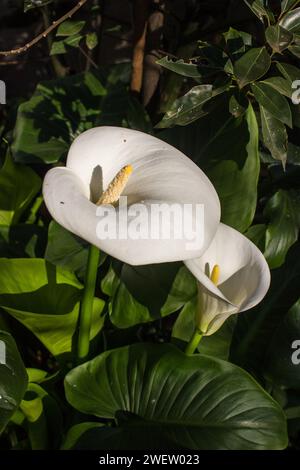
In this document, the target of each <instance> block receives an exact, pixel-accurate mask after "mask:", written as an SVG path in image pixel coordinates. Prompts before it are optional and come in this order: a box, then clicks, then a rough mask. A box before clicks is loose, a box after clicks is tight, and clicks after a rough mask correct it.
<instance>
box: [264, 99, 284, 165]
mask: <svg viewBox="0 0 300 470" xmlns="http://www.w3.org/2000/svg"><path fill="white" fill-rule="evenodd" d="M260 115H261V125H262V135H263V143H264V145H265V146H266V147H267V149H268V150H269V151H270V153H271V155H272V157H273V158H275V159H276V160H280V161H281V162H282V164H283V166H284V167H285V164H286V160H287V145H288V135H287V131H286V128H285V125H284V124H283V123H282V122H280V121H278V119H276V118H275V117H274V116H273V115H272V114H271V113H269V111H268V110H267V109H265V108H264V107H263V106H260Z"/></svg>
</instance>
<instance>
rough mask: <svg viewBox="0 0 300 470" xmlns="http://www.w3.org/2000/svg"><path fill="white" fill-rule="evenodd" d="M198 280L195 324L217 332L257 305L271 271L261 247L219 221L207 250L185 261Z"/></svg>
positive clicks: (200, 328)
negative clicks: (231, 318) (229, 319)
mask: <svg viewBox="0 0 300 470" xmlns="http://www.w3.org/2000/svg"><path fill="white" fill-rule="evenodd" d="M185 265H186V266H187V268H188V269H189V270H190V271H191V272H192V273H193V274H194V276H195V277H196V278H197V280H198V308H197V312H196V327H197V328H198V329H199V330H200V332H202V333H203V335H205V336H209V335H212V334H213V333H215V332H216V331H217V330H218V329H219V328H220V327H221V326H222V325H223V323H224V322H225V320H226V319H227V318H228V317H229V316H230V315H233V314H235V313H238V312H242V311H244V310H248V309H250V308H252V307H254V306H255V305H257V304H258V303H259V302H260V301H261V300H262V299H263V298H264V296H265V295H266V293H267V291H268V289H269V286H270V270H269V267H268V264H267V262H266V260H265V258H264V256H263V254H262V253H261V252H260V251H259V249H258V248H257V247H256V246H255V245H254V244H253V243H252V242H251V241H250V240H249V239H248V238H246V237H245V236H244V235H242V234H241V233H239V232H238V231H236V230H234V229H233V228H231V227H228V226H227V225H224V224H220V225H219V228H218V230H217V233H216V235H215V237H214V239H213V241H212V243H211V245H210V246H209V248H208V249H207V250H206V252H205V253H204V254H203V255H202V256H201V257H200V258H198V259H193V260H188V261H185Z"/></svg>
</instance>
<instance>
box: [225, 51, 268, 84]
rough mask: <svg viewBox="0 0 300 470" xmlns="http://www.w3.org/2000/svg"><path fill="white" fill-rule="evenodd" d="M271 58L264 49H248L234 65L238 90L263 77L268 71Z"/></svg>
mask: <svg viewBox="0 0 300 470" xmlns="http://www.w3.org/2000/svg"><path fill="white" fill-rule="evenodd" d="M270 65H271V57H270V55H269V54H268V52H267V50H266V48H265V47H259V48H253V49H250V50H249V51H248V52H246V54H244V55H243V56H242V57H241V58H240V59H239V60H238V61H237V62H236V63H235V65H234V74H235V76H236V78H237V81H238V84H239V87H240V88H243V87H244V86H246V85H247V84H248V83H251V82H254V81H255V80H258V79H259V78H261V77H263V76H264V75H265V74H266V73H267V71H268V70H269V68H270Z"/></svg>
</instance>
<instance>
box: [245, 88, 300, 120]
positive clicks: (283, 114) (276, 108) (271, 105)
mask: <svg viewBox="0 0 300 470" xmlns="http://www.w3.org/2000/svg"><path fill="white" fill-rule="evenodd" d="M251 88H252V91H253V93H254V96H255V98H256V100H257V101H258V103H259V104H260V105H261V106H263V107H264V108H265V109H266V110H268V111H269V112H270V113H271V114H272V115H273V116H274V117H275V118H276V119H278V120H279V121H281V122H283V123H284V124H287V125H288V126H289V127H293V124H292V112H291V109H290V107H289V103H288V101H287V99H286V98H285V97H284V96H282V95H281V94H280V93H279V92H278V91H276V90H275V88H274V87H272V86H269V85H268V83H263V82H260V83H254V84H253V85H252V86H251Z"/></svg>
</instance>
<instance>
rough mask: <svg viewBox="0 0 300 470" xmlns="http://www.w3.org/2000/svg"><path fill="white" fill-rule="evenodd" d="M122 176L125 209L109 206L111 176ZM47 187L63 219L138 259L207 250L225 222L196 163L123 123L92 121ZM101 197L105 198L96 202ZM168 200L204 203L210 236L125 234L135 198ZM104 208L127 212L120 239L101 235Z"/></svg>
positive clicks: (112, 251)
mask: <svg viewBox="0 0 300 470" xmlns="http://www.w3.org/2000/svg"><path fill="white" fill-rule="evenodd" d="M121 169H123V170H122V171H123V173H125V174H126V175H127V176H126V183H124V181H123V180H124V178H123V179H122V178H121V177H122V175H123V173H122V172H120V170H121ZM129 173H130V177H129ZM116 175H117V177H116ZM120 175H121V176H120ZM123 176H124V175H123ZM120 179H122V181H121V183H120V184H121V186H122V190H123V191H122V196H126V197H127V200H128V206H127V207H126V208H125V209H124V208H122V207H121V204H120V205H119V206H118V207H117V208H114V207H113V206H105V204H106V203H107V197H106V196H107V194H108V193H109V194H110V193H114V192H115V191H114V188H111V185H110V183H111V182H112V181H116V180H120ZM103 191H104V192H105V197H102V196H103ZM43 194H44V199H45V203H46V206H47V208H48V210H49V212H50V213H51V215H52V217H53V218H54V219H55V220H56V221H57V222H58V223H59V224H60V225H62V226H63V227H64V228H66V229H67V230H69V231H70V232H72V233H74V234H75V235H78V236H79V237H81V238H83V239H85V240H87V241H88V242H90V243H91V244H92V245H95V246H96V247H98V248H100V249H102V250H103V251H104V252H106V253H108V254H109V255H112V256H113V257H115V258H118V259H119V260H121V261H124V262H126V263H129V264H131V265H144V264H152V263H162V262H171V261H179V260H186V259H191V258H196V257H200V256H201V255H202V253H204V251H205V250H206V249H207V247H208V246H209V245H210V243H211V241H212V239H213V237H214V235H215V233H216V230H217V227H218V224H219V221H220V204H219V199H218V196H217V193H216V191H215V189H214V187H213V185H212V184H211V182H210V181H209V179H208V178H207V177H206V175H205V174H204V173H203V172H202V171H201V170H200V168H199V167H197V165H195V164H194V163H193V162H192V161H191V160H190V159H189V158H188V157H186V156H185V155H184V154H183V153H182V152H180V151H179V150H177V149H176V148H174V147H172V146H171V145H169V144H167V143H165V142H163V141H161V140H160V139H157V138H156V137H153V136H151V135H148V134H145V133H142V132H139V131H135V130H131V129H124V128H118V127H105V126H104V127H98V128H93V129H90V130H88V131H86V132H84V133H82V134H81V135H80V136H78V137H77V138H76V139H75V141H74V142H73V144H72V145H71V147H70V150H69V154H68V158H67V163H66V167H56V168H53V169H51V170H50V171H49V172H48V173H47V174H46V177H45V180H44V185H43ZM119 196H120V194H118V195H117V199H118V197H119ZM101 197H102V199H101ZM96 201H98V204H99V203H100V204H104V205H102V206H97V205H96V204H95V202H96ZM101 201H103V202H101ZM113 202H115V201H113ZM163 203H167V204H169V205H170V204H173V203H174V204H177V205H178V204H179V205H180V206H181V207H183V206H184V205H190V206H192V207H194V206H196V205H200V204H202V205H203V208H204V224H203V223H202V226H203V227H202V228H203V239H199V240H198V241H197V243H193V246H192V248H191V245H190V244H189V243H188V242H190V240H189V239H187V236H186V235H183V236H182V237H181V238H179V239H176V237H173V238H171V239H165V238H164V237H156V239H153V238H151V237H148V238H144V239H142V238H140V239H132V238H130V237H127V238H126V237H122V236H119V233H127V230H128V225H129V224H130V223H131V222H132V220H133V219H134V217H133V216H132V214H131V215H130V209H131V208H132V207H133V206H134V205H135V206H136V205H138V204H139V205H141V204H143V205H144V206H145V207H147V208H148V209H149V207H150V206H151V205H153V204H163ZM99 207H101V208H106V210H107V214H108V217H111V218H112V217H114V216H115V211H119V212H121V211H122V210H123V211H126V214H123V215H127V216H128V218H126V217H124V218H123V217H121V218H120V219H118V220H119V222H118V223H119V225H120V227H119V228H121V230H119V229H118V231H117V237H116V238H112V237H107V238H105V237H100V238H99V214H97V208H98V209H99ZM193 214H194V212H193ZM121 215H122V214H121ZM146 217H147V214H146V215H144V216H140V220H139V222H140V224H141V226H142V228H143V225H145V226H146V225H147V223H148V220H146ZM176 223H177V222H176V218H175V219H174V218H170V221H169V226H170V233H174V232H175V231H176V228H177V227H176ZM123 229H124V230H123ZM97 230H98V233H97Z"/></svg>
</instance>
